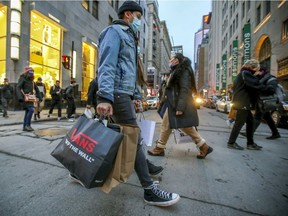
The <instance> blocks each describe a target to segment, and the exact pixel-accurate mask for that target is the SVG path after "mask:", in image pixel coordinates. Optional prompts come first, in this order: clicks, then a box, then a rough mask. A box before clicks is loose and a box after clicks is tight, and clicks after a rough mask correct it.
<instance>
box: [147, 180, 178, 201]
mask: <svg viewBox="0 0 288 216" xmlns="http://www.w3.org/2000/svg"><path fill="white" fill-rule="evenodd" d="M179 199H180V196H179V194H176V193H169V192H166V191H163V190H161V189H159V188H158V184H155V183H153V184H152V185H151V186H149V187H147V188H145V189H144V201H145V202H146V203H147V204H149V205H155V206H171V205H173V204H175V203H177V202H178V201H179Z"/></svg>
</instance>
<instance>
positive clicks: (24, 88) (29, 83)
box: [16, 66, 42, 131]
mask: <svg viewBox="0 0 288 216" xmlns="http://www.w3.org/2000/svg"><path fill="white" fill-rule="evenodd" d="M33 80H34V70H33V68H32V67H29V66H26V67H25V68H24V72H23V73H22V74H21V75H20V78H19V80H18V83H17V87H16V93H17V97H18V99H19V102H23V106H24V110H25V115H24V121H23V131H33V130H34V129H33V128H32V127H31V119H32V116H33V113H34V102H33V101H25V97H26V96H28V95H36V97H37V98H38V100H39V101H41V100H42V98H41V95H40V91H39V89H38V87H37V85H36V84H35V82H34V81H33ZM35 101H36V100H35Z"/></svg>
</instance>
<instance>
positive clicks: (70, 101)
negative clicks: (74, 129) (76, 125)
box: [65, 79, 76, 121]
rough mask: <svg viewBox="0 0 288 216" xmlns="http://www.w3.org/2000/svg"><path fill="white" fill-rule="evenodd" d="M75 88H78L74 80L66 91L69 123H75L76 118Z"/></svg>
mask: <svg viewBox="0 0 288 216" xmlns="http://www.w3.org/2000/svg"><path fill="white" fill-rule="evenodd" d="M74 86H76V81H75V80H74V79H72V80H71V82H70V85H69V86H68V87H67V88H66V89H65V94H66V100H67V106H68V107H67V118H68V121H74V118H75V117H76V116H75V115H76V105H75V100H74V97H75V96H74V95H75V93H74Z"/></svg>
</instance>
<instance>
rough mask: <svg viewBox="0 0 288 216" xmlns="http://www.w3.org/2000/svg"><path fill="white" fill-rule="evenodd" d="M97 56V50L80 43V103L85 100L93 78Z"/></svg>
mask: <svg viewBox="0 0 288 216" xmlns="http://www.w3.org/2000/svg"><path fill="white" fill-rule="evenodd" d="M97 55H98V53H97V50H96V48H95V47H94V46H93V45H90V44H88V43H85V42H83V43H82V90H81V100H82V101H83V100H84V101H86V100H87V93H88V88H89V84H90V82H91V81H92V80H93V79H94V78H95V73H96V59H98V58H97Z"/></svg>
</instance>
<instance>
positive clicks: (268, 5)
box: [265, 0, 271, 16]
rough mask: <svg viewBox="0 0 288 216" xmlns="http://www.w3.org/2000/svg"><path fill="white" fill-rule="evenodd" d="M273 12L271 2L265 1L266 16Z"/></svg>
mask: <svg viewBox="0 0 288 216" xmlns="http://www.w3.org/2000/svg"><path fill="white" fill-rule="evenodd" d="M270 11H271V1H268V0H266V1H265V16H266V15H267V14H269V13H270Z"/></svg>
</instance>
